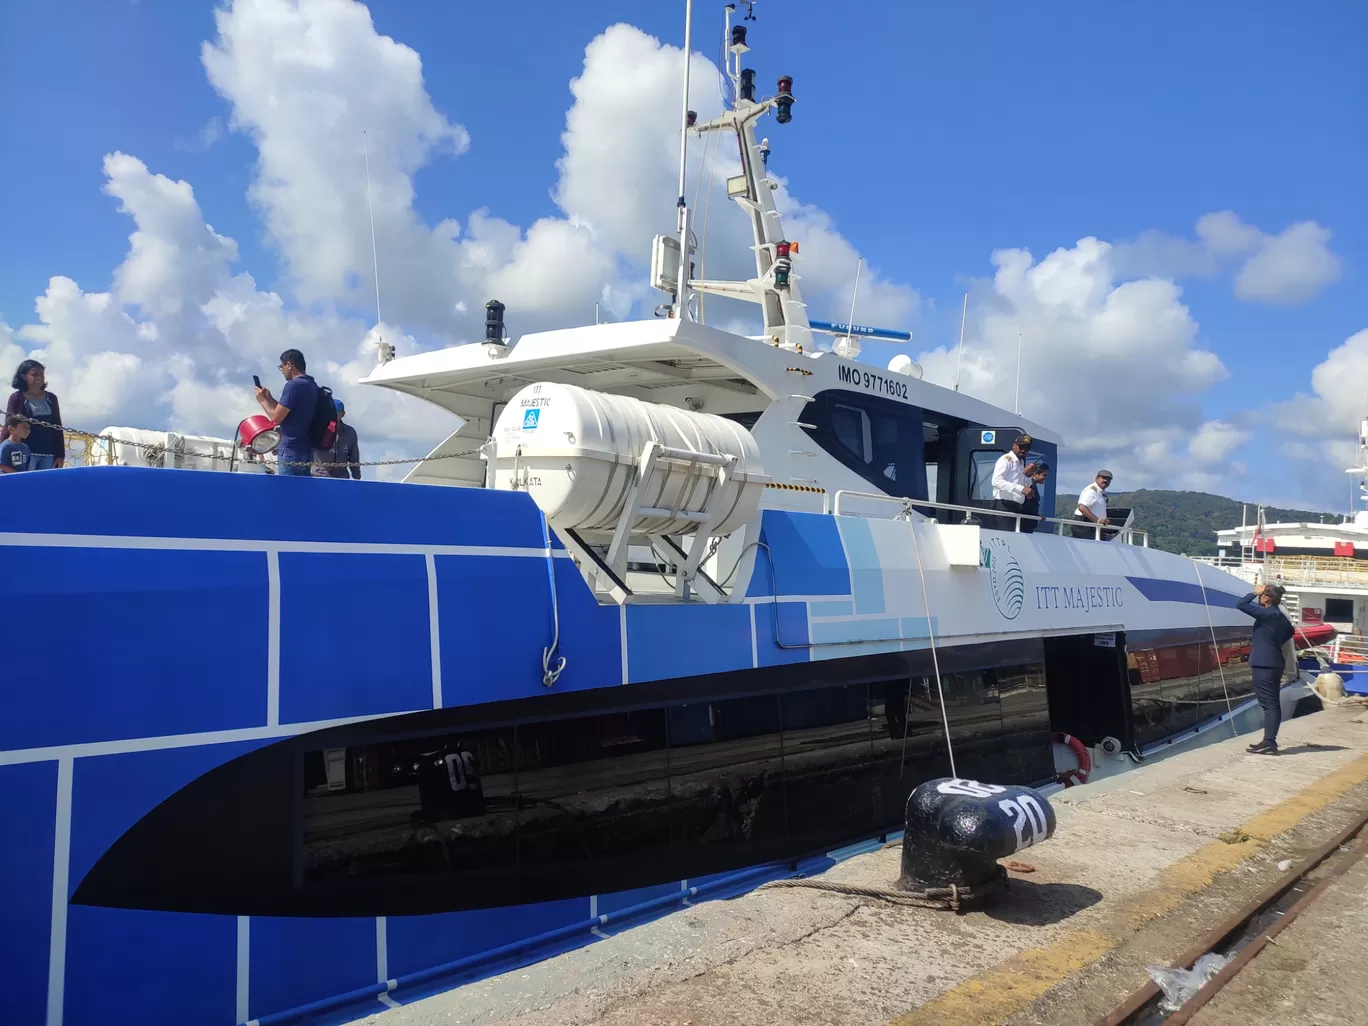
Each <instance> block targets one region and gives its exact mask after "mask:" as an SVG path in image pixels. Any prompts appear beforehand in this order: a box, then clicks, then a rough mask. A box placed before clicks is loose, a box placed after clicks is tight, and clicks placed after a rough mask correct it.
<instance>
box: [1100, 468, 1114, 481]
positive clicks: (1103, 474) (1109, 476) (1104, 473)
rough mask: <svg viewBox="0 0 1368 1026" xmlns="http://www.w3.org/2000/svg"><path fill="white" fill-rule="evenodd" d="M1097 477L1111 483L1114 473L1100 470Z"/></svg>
mask: <svg viewBox="0 0 1368 1026" xmlns="http://www.w3.org/2000/svg"><path fill="white" fill-rule="evenodd" d="M1097 476H1098V477H1105V478H1106V479H1107V480H1108V481H1110V480H1111V479H1112V472H1111V471H1110V470H1099V471H1098V472H1097Z"/></svg>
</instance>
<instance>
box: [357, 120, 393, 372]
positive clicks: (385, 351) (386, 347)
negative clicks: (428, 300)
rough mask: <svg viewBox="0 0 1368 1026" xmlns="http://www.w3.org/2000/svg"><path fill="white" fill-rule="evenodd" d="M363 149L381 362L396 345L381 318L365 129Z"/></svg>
mask: <svg viewBox="0 0 1368 1026" xmlns="http://www.w3.org/2000/svg"><path fill="white" fill-rule="evenodd" d="M361 150H362V152H363V153H364V154H365V155H366V214H367V216H368V217H369V218H370V233H371V268H372V269H373V270H374V272H375V338H376V343H375V344H376V348H377V349H379V350H380V362H381V363H388V362H389V361H390V360H392V359H393V358H394V347H393V346H390V345H386V344H385V327H384V323H383V322H382V321H381V320H380V257H379V254H378V253H377V252H376V249H375V209H374V208H373V207H372V206H371V183H370V140H369V139H368V138H367V137H366V131H365V129H362V130H361Z"/></svg>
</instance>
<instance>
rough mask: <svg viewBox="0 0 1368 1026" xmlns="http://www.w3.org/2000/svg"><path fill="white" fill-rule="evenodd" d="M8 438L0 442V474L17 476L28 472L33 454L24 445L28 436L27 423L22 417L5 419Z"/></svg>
mask: <svg viewBox="0 0 1368 1026" xmlns="http://www.w3.org/2000/svg"><path fill="white" fill-rule="evenodd" d="M5 427H7V428H9V437H8V438H6V439H5V440H4V441H3V442H0V474H17V473H19V472H20V471H23V470H28V469H29V465H30V464H31V463H32V462H33V452H32V451H31V450H30V449H29V447H28V446H27V445H25V444H24V439H25V438H27V437H28V435H29V422H28V421H26V420H25V419H24V418H23V417H15V416H12V415H11V416H9V417H6V418H5Z"/></svg>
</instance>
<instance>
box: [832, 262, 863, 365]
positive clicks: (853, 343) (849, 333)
mask: <svg viewBox="0 0 1368 1026" xmlns="http://www.w3.org/2000/svg"><path fill="white" fill-rule="evenodd" d="M862 267H864V257H860V259H859V261H858V262H857V263H856V264H855V286H854V287H853V288H852V289H851V290H850V321H849V322H848V323H847V324H846V326H845V327H846V334H845V335H844V336H842V337H840V338H838V339H836V341H835V343H834V344H833V345H832V347H831V348H832V350H833V351H834V352H835V353H836V354H837V355H838V356H844V357H845V358H846V359H847V360H853V359H855V357H857V356H859V355H860V343H859V341H858V340H857V339H856V338H855V296H856V294H857V293H858V292H859V291H860V269H861V268H862Z"/></svg>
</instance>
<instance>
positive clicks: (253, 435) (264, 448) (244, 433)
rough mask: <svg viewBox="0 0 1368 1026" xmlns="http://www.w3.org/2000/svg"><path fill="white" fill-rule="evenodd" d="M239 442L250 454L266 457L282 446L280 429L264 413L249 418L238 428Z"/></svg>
mask: <svg viewBox="0 0 1368 1026" xmlns="http://www.w3.org/2000/svg"><path fill="white" fill-rule="evenodd" d="M237 435H238V442H239V443H241V445H242V447H243V448H244V449H246V450H247V451H248V452H251V453H253V454H255V455H257V456H265V455H266V454H267V453H268V452H275V450H276V446H278V445H279V444H280V429H279V428H278V427H276V426H275V424H274V423H273V422H272V421H271V418H270V417H268V416H266V415H265V414H263V413H258V414H257V415H256V416H254V417H247V418H246V419H244V420H243V421H242V422H241V423H239V424H238V427H237Z"/></svg>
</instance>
